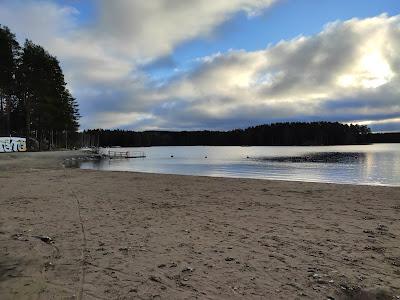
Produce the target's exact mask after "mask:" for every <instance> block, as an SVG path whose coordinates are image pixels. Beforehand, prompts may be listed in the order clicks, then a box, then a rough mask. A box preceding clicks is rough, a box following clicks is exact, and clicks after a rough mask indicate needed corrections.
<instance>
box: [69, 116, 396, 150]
mask: <svg viewBox="0 0 400 300" xmlns="http://www.w3.org/2000/svg"><path fill="white" fill-rule="evenodd" d="M387 138H389V136H387V135H385V134H384V135H377V134H373V133H371V130H370V128H368V127H367V126H360V125H353V124H351V125H348V124H342V123H338V122H311V123H305V122H292V123H274V124H266V125H260V126H254V127H249V128H247V129H234V130H230V131H208V130H204V131H143V132H135V131H125V130H103V129H96V130H86V131H84V132H82V133H79V136H78V137H77V139H78V140H79V139H80V144H82V145H84V146H95V147H96V146H100V147H109V146H121V147H149V146H199V145H203V146H295V145H296V146H306V145H307V146H309V145H351V144H367V143H372V142H385V139H387ZM390 138H391V139H392V140H391V142H396V141H397V142H400V133H399V134H394V135H393V136H390Z"/></svg>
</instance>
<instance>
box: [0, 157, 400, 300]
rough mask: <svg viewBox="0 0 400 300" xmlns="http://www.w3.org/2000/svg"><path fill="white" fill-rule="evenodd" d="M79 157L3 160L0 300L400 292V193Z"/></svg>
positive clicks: (285, 296) (345, 295)
mask: <svg viewBox="0 0 400 300" xmlns="http://www.w3.org/2000/svg"><path fill="white" fill-rule="evenodd" d="M82 155H83V154H82V153H80V152H54V153H25V154H24V153H19V154H4V155H3V154H2V155H0V299H193V298H198V299H375V298H377V297H378V296H379V295H381V296H383V297H385V296H386V297H387V299H391V298H393V299H396V296H399V295H400V242H399V237H400V188H398V187H397V188H396V187H378V186H354V185H336V184H320V183H303V182H284V181H267V180H249V179H229V178H209V177H195V176H176V175H156V174H140V173H126V172H100V171H87V170H79V169H71V168H64V167H63V166H62V161H63V160H64V159H65V158H67V157H71V156H74V157H75V158H79V157H81V156H82ZM368 297H370V298H368ZM382 299H385V298H382Z"/></svg>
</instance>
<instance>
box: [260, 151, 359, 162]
mask: <svg viewBox="0 0 400 300" xmlns="http://www.w3.org/2000/svg"><path fill="white" fill-rule="evenodd" d="M365 159H366V155H365V153H361V152H325V153H309V154H305V155H302V156H281V157H263V158H260V159H258V160H262V161H272V162H293V163H362V162H364V161H365Z"/></svg>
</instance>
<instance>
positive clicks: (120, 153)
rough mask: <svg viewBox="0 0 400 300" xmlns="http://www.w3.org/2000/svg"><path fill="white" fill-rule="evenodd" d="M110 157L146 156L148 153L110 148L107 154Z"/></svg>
mask: <svg viewBox="0 0 400 300" xmlns="http://www.w3.org/2000/svg"><path fill="white" fill-rule="evenodd" d="M106 156H107V157H108V158H110V159H113V158H144V157H146V154H145V153H144V152H143V151H113V150H109V151H108V154H107V155H106Z"/></svg>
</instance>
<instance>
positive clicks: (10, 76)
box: [0, 25, 20, 135]
mask: <svg viewBox="0 0 400 300" xmlns="http://www.w3.org/2000/svg"><path fill="white" fill-rule="evenodd" d="M19 51H20V46H19V44H18V42H17V41H16V38H15V35H14V34H13V33H11V31H10V29H9V28H8V27H5V26H1V25H0V134H2V135H10V134H11V113H12V111H13V108H15V106H16V100H17V99H16V97H15V94H16V90H15V89H16V85H15V75H16V71H17V65H18V57H19Z"/></svg>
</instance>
